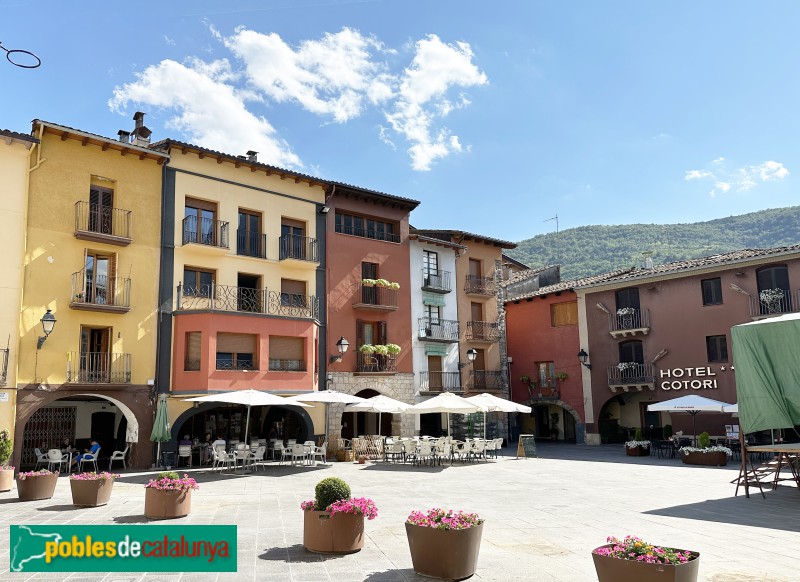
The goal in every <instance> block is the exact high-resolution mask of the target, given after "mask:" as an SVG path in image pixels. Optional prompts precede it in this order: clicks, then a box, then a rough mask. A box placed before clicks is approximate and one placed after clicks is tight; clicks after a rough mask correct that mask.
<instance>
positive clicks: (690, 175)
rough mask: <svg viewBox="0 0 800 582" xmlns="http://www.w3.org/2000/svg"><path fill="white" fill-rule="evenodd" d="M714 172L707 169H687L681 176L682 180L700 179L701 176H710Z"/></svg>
mask: <svg viewBox="0 0 800 582" xmlns="http://www.w3.org/2000/svg"><path fill="white" fill-rule="evenodd" d="M713 176H714V174H712V173H711V172H709V171H708V170H687V171H686V175H685V176H684V177H683V179H684V180H686V181H689V180H700V179H702V178H711V177H713Z"/></svg>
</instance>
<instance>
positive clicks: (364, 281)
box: [361, 279, 375, 287]
mask: <svg viewBox="0 0 800 582" xmlns="http://www.w3.org/2000/svg"><path fill="white" fill-rule="evenodd" d="M361 284H362V285H363V286H364V287H374V286H375V279H361Z"/></svg>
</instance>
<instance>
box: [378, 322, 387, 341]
mask: <svg viewBox="0 0 800 582" xmlns="http://www.w3.org/2000/svg"><path fill="white" fill-rule="evenodd" d="M387 338H388V333H387V331H386V322H385V321H379V322H378V342H377V343H378V344H380V345H386V344H387V343H389V342H388V340H387Z"/></svg>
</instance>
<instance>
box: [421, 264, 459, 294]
mask: <svg viewBox="0 0 800 582" xmlns="http://www.w3.org/2000/svg"><path fill="white" fill-rule="evenodd" d="M422 290H423V291H430V292H431V293H450V291H451V290H452V289H451V287H450V271H431V270H430V269H426V268H424V267H423V269H422Z"/></svg>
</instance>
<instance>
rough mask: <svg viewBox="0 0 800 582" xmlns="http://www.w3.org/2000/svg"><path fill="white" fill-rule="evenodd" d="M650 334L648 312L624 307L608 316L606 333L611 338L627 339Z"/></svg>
mask: <svg viewBox="0 0 800 582" xmlns="http://www.w3.org/2000/svg"><path fill="white" fill-rule="evenodd" d="M649 332H650V310H649V309H634V308H632V307H625V308H623V309H619V310H617V312H616V313H609V314H608V333H609V334H611V337H615V338H616V337H628V336H635V335H638V334H642V335H647V334H648V333H649Z"/></svg>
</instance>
